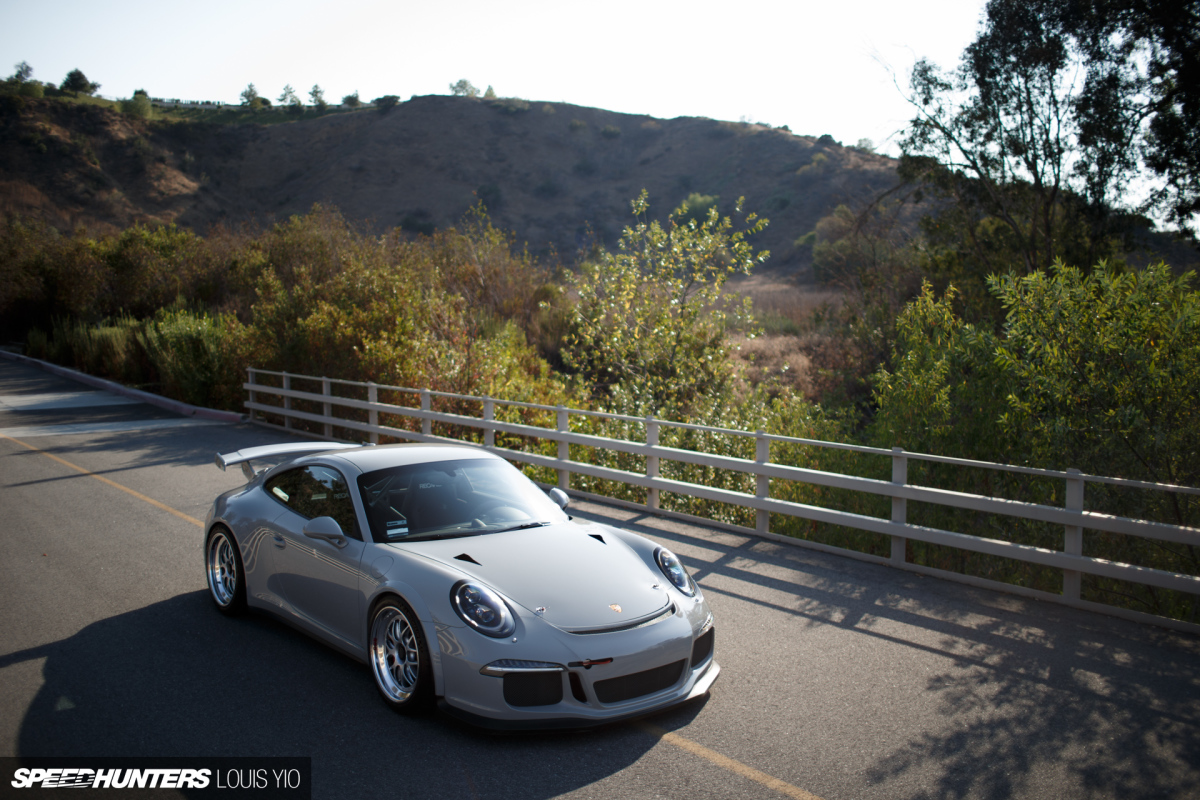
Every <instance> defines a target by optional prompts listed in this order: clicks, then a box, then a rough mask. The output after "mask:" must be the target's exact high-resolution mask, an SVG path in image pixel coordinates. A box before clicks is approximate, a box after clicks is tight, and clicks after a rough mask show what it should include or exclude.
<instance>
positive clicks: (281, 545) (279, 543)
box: [271, 533, 287, 550]
mask: <svg viewBox="0 0 1200 800" xmlns="http://www.w3.org/2000/svg"><path fill="white" fill-rule="evenodd" d="M271 538H272V539H274V540H275V546H276V547H278V548H279V549H280V550H282V549H283V548H284V546H285V545H286V544H287V540H286V539H284V538H283V537H282V536H280V535H279V534H278V533H276V534H273V535H272V536H271Z"/></svg>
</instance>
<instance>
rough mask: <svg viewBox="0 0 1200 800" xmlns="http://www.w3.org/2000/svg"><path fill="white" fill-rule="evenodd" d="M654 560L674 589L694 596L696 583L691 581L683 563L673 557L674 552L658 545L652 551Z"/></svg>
mask: <svg viewBox="0 0 1200 800" xmlns="http://www.w3.org/2000/svg"><path fill="white" fill-rule="evenodd" d="M654 560H655V561H657V562H658V568H659V569H661V570H662V572H663V575H666V576H667V580H669V581H670V582H671V584H672V585H673V586H674V587H675V588H676V589H678V590H679V591H681V592H683V593H684V594H686V595H687V596H688V597H695V596H696V584H694V583H692V579H691V577H690V576H689V575H688V574H687V570H685V569H684V568H683V564H682V563H680V561H679V559H678V558H676V557H675V554H674V553H672V552H671V551H670V550H668V549H667V548H665V547H660V548H658V549H657V550H655V551H654Z"/></svg>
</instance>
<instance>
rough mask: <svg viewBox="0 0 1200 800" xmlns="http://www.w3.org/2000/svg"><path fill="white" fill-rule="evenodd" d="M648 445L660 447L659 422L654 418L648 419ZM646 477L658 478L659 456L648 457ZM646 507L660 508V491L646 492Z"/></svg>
mask: <svg viewBox="0 0 1200 800" xmlns="http://www.w3.org/2000/svg"><path fill="white" fill-rule="evenodd" d="M646 444H648V445H649V446H651V447H658V420H656V419H655V418H654V417H653V416H647V417H646ZM646 477H647V478H657V477H658V456H646ZM646 507H647V508H658V489H647V490H646Z"/></svg>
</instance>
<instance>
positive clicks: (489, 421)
mask: <svg viewBox="0 0 1200 800" xmlns="http://www.w3.org/2000/svg"><path fill="white" fill-rule="evenodd" d="M247 372H248V380H247V382H246V383H245V384H243V388H245V389H246V391H247V392H248V393H249V399H248V400H247V402H246V403H245V407H246V409H247V410H248V411H249V412H250V416H251V419H253V420H254V421H256V422H258V423H260V424H265V425H269V426H271V427H278V428H282V429H285V430H297V428H296V423H297V422H301V421H303V422H306V423H310V424H313V425H316V426H319V427H320V429H321V430H320V434H319V435H322V436H324V437H325V438H335V436H334V433H335V428H336V429H337V430H339V431H342V432H344V433H353V434H359V435H361V436H360V437H359V438H360V440H361V439H362V438H366V439H367V440H369V441H371V442H378V441H379V439H380V437H388V438H392V439H400V440H407V441H418V442H444V441H448V439H447V438H446V437H443V436H439V435H435V434H434V432H433V425H434V424H435V423H436V424H439V425H448V426H457V427H458V428H460V429H466V430H473V431H478V432H480V433H481V434H482V436H481V439H482V442H472V443H473V444H476V445H478V446H482V447H484V448H486V449H488V450H490V451H492V452H495V453H498V454H500V455H502V456H504V457H505V458H507V459H509V460H510V461H515V462H520V463H523V464H529V465H533V466H536V467H543V468H546V469H549V470H553V471H554V472H555V473H556V477H557V484H558V486H559V487H560V488H562V489H564V490H567V491H570V492H571V493H572V494H575V495H579V496H583V497H591V498H595V499H600V500H604V501H606V502H617V503H618V504H621V505H626V506H630V507H634V508H640V509H643V510H647V511H650V512H652V513H656V514H662V515H664V516H674V517H683V518H688V519H698V520H699V521H701V522H704V523H706V524H710V525H717V526H719V527H723V528H727V529H730V530H734V531H737V532H741V533H753V534H756V535H758V536H761V537H765V538H768V539H773V540H776V541H783V542H787V543H790V544H796V545H800V546H803V547H809V548H813V549H817V550H822V551H825V552H830V553H836V554H838V555H843V556H848V557H851V558H856V559H860V560H864V561H870V562H873V563H878V564H885V565H889V566H894V567H898V568H902V569H906V570H910V571H914V572H919V573H923V574H929V575H934V576H937V577H940V578H946V579H950V580H955V581H959V582H962V583H967V584H971V585H976V586H981V587H984V588H990V589H998V590H1000V591H1006V592H1011V593H1016V594H1021V595H1025V596H1030V597H1034V598H1037V599H1041V600H1048V601H1051V602H1056V603H1062V604H1065V605H1069V606H1074V607H1079V608H1086V609H1089V610H1093V611H1100V612H1102V613H1106V614H1112V615H1115V616H1119V617H1124V618H1127V619H1131V620H1134V621H1138V622H1149V623H1153V624H1157V625H1163V626H1166V627H1172V628H1175V629H1179V630H1186V631H1190V632H1193V633H1200V625H1197V624H1194V623H1190V622H1185V621H1180V620H1176V619H1171V618H1166V617H1161V616H1157V615H1154V614H1148V613H1145V612H1141V611H1136V610H1131V609H1125V608H1119V607H1114V606H1110V605H1107V604H1104V603H1097V602H1094V601H1089V600H1084V599H1081V597H1080V587H1081V576H1082V575H1084V574H1089V575H1096V576H1102V577H1107V578H1114V579H1117V580H1122V581H1131V582H1135V583H1140V584H1144V585H1147V586H1152V587H1158V588H1162V589H1170V590H1176V591H1182V592H1187V593H1190V594H1192V595H1200V577H1198V576H1196V575H1189V574H1184V573H1179V572H1170V571H1166V570H1161V569H1153V568H1149V567H1142V566H1136V565H1132V564H1124V563H1118V562H1114V561H1108V560H1104V559H1100V558H1094V557H1091V556H1086V555H1084V554H1083V531H1084V529H1088V530H1094V531H1104V532H1108V533H1114V534H1121V535H1126V536H1138V537H1145V538H1148V539H1154V540H1158V541H1162V542H1171V543H1177V544H1184V545H1187V546H1191V547H1198V546H1200V529H1197V528H1191V527H1185V526H1181V525H1170V524H1165V523H1160V522H1153V521H1148V520H1144V519H1133V518H1128V517H1119V516H1112V515H1107V514H1101V513H1098V512H1095V511H1088V510H1086V509H1085V508H1084V490H1085V486H1086V485H1087V484H1089V483H1092V484H1107V485H1111V486H1119V487H1127V488H1135V489H1151V490H1155V491H1164V492H1174V493H1179V494H1185V495H1200V489H1196V488H1190V487H1181V486H1169V485H1164V484H1154V483H1146V482H1141V481H1131V480H1124V479H1119V478H1106V477H1101V476H1095V475H1085V474H1082V473H1080V472H1079V471H1078V470H1067V471H1065V472H1063V471H1055V470H1042V469H1034V468H1030V467H1020V466H1012V465H1006V464H993V463H988V462H981V461H971V460H967V459H958V458H949V457H943V456H935V455H926V454H920V453H910V452H906V451H904V450H903V449H902V448H899V447H896V448H893V449H892V450H890V451H889V450H883V449H879V448H873V447H863V446H859V445H848V444H839V443H835V442H823V441H818V440H812V439H802V438H796V437H789V436H780V435H774V434H767V433H764V432H762V431H757V432H749V431H740V430H731V429H725V428H714V427H708V426H703V425H694V424H689V423H681V422H671V421H667V420H660V419H655V418H653V417H647V418H642V417H631V416H625V415H620V414H611V413H607V412H600V411H587V410H581V409H571V408H566V407H563V406H546V405H538V404H535V403H523V402H517V401H506V400H500V399H496V398H491V397H475V396H470V395H459V394H453V393H449V392H437V391H431V390H429V389H410V388H404V387H396V386H385V385H382V384H375V383H369V382H368V383H363V382H356V381H345V380H336V379H331V378H316V377H312V376H306V375H294V374H289V373H285V372H273V371H269V370H261V369H255V368H250V369H249V370H247ZM263 378H266V379H269V380H271V381H272V383H276V382H277V383H278V385H270V384H267V383H264V382H263V381H262V380H261V379H263ZM296 382H300V383H311V384H312V385H316V384H319V385H320V386H321V391H320V392H314V391H303V390H299V389H296V388H293V384H294V383H296ZM335 387H339V388H340V389H341V390H342V391H347V390H349V391H352V392H356V393H358V394H360V395H361V394H364V393H365V395H366V399H357V398H352V397H346V396H340V395H335V394H334V388H335ZM381 392H385V393H387V394H389V395H391V396H393V397H395V396H403V395H410V396H412V397H413V398H414V399H415V400H416V401H417V403H418V404H417V405H416V406H408V405H399V404H396V403H385V402H380V401H379V394H380V393H381ZM268 398H269V399H273V400H275V402H273V403H269V402H263V400H264V399H268ZM435 398H441V399H447V400H450V401H453V402H454V403H456V404H457V405H459V406H460V407H461V406H464V405H473V406H474V405H477V406H478V407H479V409H480V411H481V412H482V413H481V414H480V415H479V416H471V415H468V414H464V413H449V412H444V411H435V410H433V400H434V399H435ZM298 405H299V406H304V407H308V408H313V409H316V408H319V409H320V413H316V412H315V411H306V410H303V409H302V408H301V407H298ZM497 408H506V409H516V410H518V411H524V412H532V413H542V414H546V415H553V419H554V427H553V428H550V427H544V426H541V425H532V424H529V423H528V422H513V421H504V420H500V419H497V417H496V410H497ZM335 410H336V411H340V412H342V415H341V416H338V414H336V413H335ZM381 415H382V416H385V417H393V418H401V419H404V420H412V421H414V428H416V427H417V425H418V424H419V427H420V430H415V429H414V430H408V429H406V428H400V427H396V426H394V425H382V424H380V417H381ZM573 417H574V418H589V417H590V418H599V419H605V420H612V421H617V422H624V423H633V424H636V425H640V426H642V427H643V429H644V432H645V440H644V441H640V442H639V441H629V440H624V439H613V438H608V437H602V436H596V435H593V434H588V433H581V432H578V431H573V430H572V428H571V421H572V418H573ZM667 428H674V429H682V430H689V431H697V432H701V433H714V434H722V435H726V436H731V437H737V438H742V439H753V441H754V445H755V446H754V452H755V457H754V458H753V459H748V458H739V457H732V456H727V455H716V454H712V453H704V452H700V451H696V450H688V449H681V448H676V447H666V446H662V445H660V444H659V440H660V433H661V432H662V431H663V430H664V429H667ZM297 432H300V431H298V430H297ZM497 433H502V434H508V435H511V436H514V437H524V438H525V439H532V440H535V441H541V442H551V443H556V445H557V447H556V452H555V454H554V455H547V454H544V453H535V452H529V451H527V450H518V449H513V448H506V447H497V446H496V438H495V437H496V434H497ZM341 438H351V439H352V438H354V436H345V435H343V436H342V437H341ZM453 441H461V440H453ZM782 443H786V444H798V445H804V446H809V447H817V448H832V449H837V450H846V451H852V452H855V453H862V454H870V455H876V456H885V457H887V458H889V459H890V460H891V465H892V470H891V472H892V476H891V481H884V480H877V479H872V478H864V477H858V476H854V475H844V474H840V473H833V472H825V471H821V470H814V469H808V468H805V467H798V466H792V465H788V464H781V463H774V462H772V461H771V449H772V445H774V444H782ZM572 445H575V446H578V447H585V448H602V449H604V450H607V451H610V452H616V453H625V454H629V455H633V456H639V457H642V458H644V463H645V468H644V470H643V471H641V472H632V471H629V470H623V469H615V468H613V467H608V466H600V465H596V464H591V463H587V462H584V461H579V460H572V458H571V452H570V448H571V446H572ZM914 460H915V461H926V462H934V463H940V464H947V465H952V466H956V467H972V468H984V469H989V470H997V471H1001V472H1008V473H1021V474H1024V475H1028V476H1035V477H1037V478H1043V479H1051V480H1056V481H1063V482H1064V484H1065V486H1064V488H1065V492H1064V493H1063V496H1064V498H1065V503H1064V505H1063V506H1062V507H1058V506H1050V505H1044V504H1038V503H1028V502H1022V501H1016V500H1010V499H1003V498H996V497H989V496H985V495H977V494H966V493H962V492H954V491H948V490H945V489H938V488H932V487H926V486H917V485H913V484H910V483H908V464H909V461H914ZM665 461H675V462H681V463H684V464H691V465H698V466H701V467H707V468H713V469H720V470H727V471H730V472H734V473H742V474H745V475H748V476H752V477H753V479H754V486H755V491H754V493H753V494H750V493H748V492H741V491H735V490H730V489H727V488H718V487H713V486H705V485H702V484H698V483H689V482H685V481H680V480H675V479H671V478H666V477H663V476H662V475H661V466H662V463H663V462H665ZM572 474H577V475H583V476H588V477H591V478H595V479H600V480H607V481H614V482H617V483H620V484H624V485H627V486H636V487H640V488H641V489H644V490H645V493H646V494H645V502H644V503H631V502H629V501H622V500H614V499H613V498H611V497H608V496H603V495H596V494H593V493H589V492H586V491H580V490H578V489H572V487H571V475H572ZM773 479H775V480H786V481H795V482H799V483H804V484H809V485H813V486H820V487H827V488H830V489H841V490H848V491H851V492H860V493H866V494H869V495H876V496H881V497H884V498H890V500H891V515H890V518H887V519H885V518H880V517H873V516H869V515H864V514H856V513H851V512H846V511H838V510H835V509H830V508H824V507H820V506H816V505H810V504H805V503H798V502H794V501H790V500H784V499H780V498H777V497H772V496H771V481H772V480H773ZM662 492H672V493H675V494H680V495H685V496H689V497H693V498H699V499H702V500H708V501H712V502H716V503H725V504H730V505H732V506H739V507H742V508H747V509H752V510H753V511H754V512H755V526H754V527H753V528H751V527H748V526H742V525H736V524H730V523H725V522H715V521H713V520H710V519H705V518H696V517H694V516H692V515H689V514H683V513H679V512H672V511H665V510H663V509H661V508H660V507H659V498H660V493H662ZM910 500H911V501H914V502H921V503H929V504H933V505H938V506H944V507H949V508H955V509H966V510H970V511H975V512H980V513H985V514H995V515H1000V516H1003V517H1008V518H1012V519H1018V520H1034V521H1037V522H1042V523H1049V524H1052V525H1061V526H1062V530H1063V549H1062V550H1061V551H1056V550H1051V549H1047V548H1044V547H1036V546H1032V545H1027V544H1019V543H1015V542H1007V541H1002V540H999V539H991V538H985V537H981V536H975V535H971V534H966V533H959V532H953V531H945V530H939V529H935V528H931V527H925V526H920V525H914V524H912V523H910V522H908V521H907V520H906V516H907V503H908V501H910ZM771 514H782V515H787V516H790V517H797V518H800V519H805V520H811V521H814V522H822V523H829V524H833V525H839V526H845V527H849V528H854V529H857V530H862V531H869V532H872V533H877V534H882V535H885V536H888V537H890V543H891V555H890V557H882V556H876V555H871V554H869V553H863V552H859V551H856V550H850V549H846V548H841V547H835V546H831V545H827V544H822V543H818V542H812V541H808V540H805V539H798V538H795V537H790V536H782V535H779V534H776V533H773V532H772V531H771V530H770V515H771ZM909 539H912V540H915V541H919V542H926V543H930V544H934V545H945V546H949V547H954V548H959V549H961V550H966V551H971V552H975V553H983V554H987V555H992V556H1000V557H1003V558H1009V559H1015V560H1018V561H1022V562H1025V563H1027V564H1035V565H1041V566H1043V567H1050V568H1054V569H1057V570H1061V572H1062V592H1061V594H1056V593H1054V592H1048V591H1043V590H1038V589H1032V588H1029V587H1024V586H1018V585H1013V584H1010V583H1006V582H1001V581H995V580H991V579H987V578H980V577H975V576H971V575H965V574H962V573H958V572H953V571H949V570H943V569H937V568H933V567H928V566H924V565H920V564H914V563H911V562H909V561H908V560H907V559H906V549H907V548H906V545H907V540H909Z"/></svg>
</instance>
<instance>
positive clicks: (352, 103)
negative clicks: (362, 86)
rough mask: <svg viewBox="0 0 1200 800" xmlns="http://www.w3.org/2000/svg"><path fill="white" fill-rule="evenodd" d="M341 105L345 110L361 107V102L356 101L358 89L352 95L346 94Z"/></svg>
mask: <svg viewBox="0 0 1200 800" xmlns="http://www.w3.org/2000/svg"><path fill="white" fill-rule="evenodd" d="M342 105H344V106H346V107H347V108H358V107H359V106H361V105H362V100H359V99H358V89H355V90H354V94H348V95H346V96H345V97H343V98H342Z"/></svg>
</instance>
